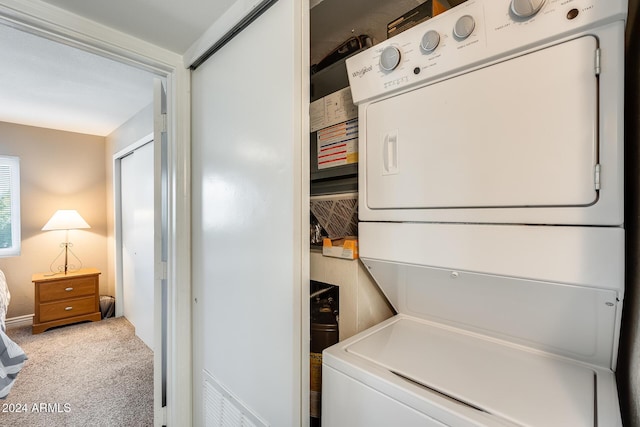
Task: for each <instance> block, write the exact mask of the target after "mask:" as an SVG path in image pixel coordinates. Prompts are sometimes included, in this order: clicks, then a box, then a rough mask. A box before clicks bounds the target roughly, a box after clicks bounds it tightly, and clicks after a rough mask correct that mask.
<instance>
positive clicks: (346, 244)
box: [322, 236, 358, 259]
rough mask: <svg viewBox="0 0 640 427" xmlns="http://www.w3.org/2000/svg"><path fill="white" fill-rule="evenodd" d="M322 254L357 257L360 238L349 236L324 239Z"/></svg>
mask: <svg viewBox="0 0 640 427" xmlns="http://www.w3.org/2000/svg"><path fill="white" fill-rule="evenodd" d="M322 255H324V256H330V257H334V258H344V259H357V258H358V238H357V237H353V236H348V237H344V238H342V239H334V240H331V239H324V240H323V241H322Z"/></svg>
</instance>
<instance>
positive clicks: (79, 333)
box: [0, 317, 153, 427]
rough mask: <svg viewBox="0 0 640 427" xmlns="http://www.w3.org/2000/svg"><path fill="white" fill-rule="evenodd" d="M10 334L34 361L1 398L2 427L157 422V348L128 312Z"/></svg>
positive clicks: (129, 426) (115, 426)
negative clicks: (136, 330)
mask: <svg viewBox="0 0 640 427" xmlns="http://www.w3.org/2000/svg"><path fill="white" fill-rule="evenodd" d="M7 335H9V336H10V337H11V339H12V340H14V341H15V342H16V343H18V345H20V347H22V349H23V350H24V351H25V353H26V354H27V357H28V358H29V359H28V360H27V361H26V363H25V366H24V368H23V369H22V371H21V372H20V374H18V377H17V379H16V382H15V383H14V386H13V388H12V389H11V392H10V393H9V396H8V397H7V399H5V400H0V426H15V427H23V426H24V427H39V426H55V427H58V426H60V427H62V426H65V427H66V426H69V427H76V426H78V427H86V426H96V427H98V426H104V427H119V426H123V427H146V426H152V425H153V352H152V351H151V350H150V349H149V348H148V347H147V346H146V345H145V344H144V343H143V342H142V341H141V340H140V339H139V338H138V337H136V336H135V333H134V329H133V326H132V325H131V324H130V323H129V322H128V321H127V320H126V319H125V318H124V317H118V318H109V319H105V320H102V321H100V322H89V323H81V324H75V325H69V326H64V327H59V328H55V329H50V330H48V331H46V332H43V333H41V334H37V335H32V334H31V327H18V328H12V329H9V330H8V331H7Z"/></svg>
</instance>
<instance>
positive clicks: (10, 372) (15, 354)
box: [0, 270, 27, 399]
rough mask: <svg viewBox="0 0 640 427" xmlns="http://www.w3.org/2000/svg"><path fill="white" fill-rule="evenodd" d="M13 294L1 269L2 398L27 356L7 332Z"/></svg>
mask: <svg viewBox="0 0 640 427" xmlns="http://www.w3.org/2000/svg"><path fill="white" fill-rule="evenodd" d="M10 300H11V294H10V293H9V287H8V286H7V280H6V278H5V276H4V273H3V272H2V270H0V399H4V398H6V397H7V395H8V394H9V391H10V390H11V387H13V382H14V381H15V379H16V376H17V375H18V372H20V370H21V369H22V366H23V365H24V361H25V360H27V356H26V354H25V353H24V351H23V350H22V349H21V348H20V346H19V345H18V344H16V343H15V342H13V341H12V340H11V338H9V337H8V336H7V334H5V331H6V325H5V320H6V316H7V308H8V307H9V301H10Z"/></svg>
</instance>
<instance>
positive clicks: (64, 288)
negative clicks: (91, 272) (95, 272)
mask: <svg viewBox="0 0 640 427" xmlns="http://www.w3.org/2000/svg"><path fill="white" fill-rule="evenodd" d="M39 288H40V302H41V303H42V302H48V301H55V300H61V299H67V298H77V297H82V296H89V295H95V293H96V278H94V277H86V278H85V277H83V278H76V279H74V280H61V281H57V282H51V283H41V284H40V285H39Z"/></svg>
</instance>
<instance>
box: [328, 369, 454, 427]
mask: <svg viewBox="0 0 640 427" xmlns="http://www.w3.org/2000/svg"><path fill="white" fill-rule="evenodd" d="M322 375H323V378H328V377H331V382H332V383H333V384H335V385H336V387H335V389H334V390H332V392H331V393H324V394H323V396H322V424H323V425H326V426H331V427H389V426H403V427H409V426H420V427H445V426H446V424H442V423H440V422H438V421H436V420H434V419H433V418H431V417H429V416H427V415H426V414H424V413H421V412H419V411H416V410H415V409H413V408H411V407H409V406H407V405H405V404H403V403H401V402H399V401H397V400H395V399H392V398H391V397H389V396H387V395H386V394H384V393H381V392H379V391H377V390H375V389H373V388H371V387H367V386H364V385H363V384H362V383H359V382H356V381H353V380H351V379H350V378H349V377H347V376H345V375H344V374H342V373H340V372H338V371H336V370H334V369H332V368H328V367H324V368H323V373H322ZM353 396H359V397H360V398H359V399H356V400H352V399H351V397H353ZM344 402H349V405H348V407H347V406H346V405H345V403H344Z"/></svg>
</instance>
